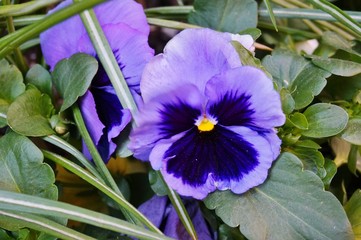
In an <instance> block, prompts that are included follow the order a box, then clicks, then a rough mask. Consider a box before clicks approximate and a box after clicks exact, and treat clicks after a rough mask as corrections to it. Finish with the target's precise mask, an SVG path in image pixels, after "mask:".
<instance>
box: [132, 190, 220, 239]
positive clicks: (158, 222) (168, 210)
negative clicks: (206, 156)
mask: <svg viewBox="0 0 361 240" xmlns="http://www.w3.org/2000/svg"><path fill="white" fill-rule="evenodd" d="M183 202H184V206H185V208H186V210H187V212H188V214H189V217H190V218H191V220H192V223H193V225H194V227H195V230H196V233H197V236H198V239H202V240H211V239H215V238H216V237H215V236H216V234H215V233H213V232H212V231H211V230H210V227H209V226H208V224H207V222H206V220H205V219H204V217H203V214H202V211H201V209H200V207H199V205H198V202H197V201H195V200H191V199H187V200H184V201H183ZM138 209H139V211H140V212H141V213H143V214H144V215H145V216H146V217H147V218H148V219H149V220H150V221H152V223H153V224H154V225H155V226H156V227H158V228H159V229H160V230H161V231H162V232H163V233H164V234H165V235H167V236H169V237H171V238H174V239H190V236H189V234H188V233H187V231H186V229H185V228H184V226H183V223H182V222H181V220H180V219H179V217H178V214H177V212H176V210H175V208H174V207H173V205H172V204H171V203H170V201H169V199H168V197H159V196H157V195H154V196H153V197H152V198H151V199H149V200H148V201H146V202H145V203H143V204H142V205H140V206H139V208H138Z"/></svg>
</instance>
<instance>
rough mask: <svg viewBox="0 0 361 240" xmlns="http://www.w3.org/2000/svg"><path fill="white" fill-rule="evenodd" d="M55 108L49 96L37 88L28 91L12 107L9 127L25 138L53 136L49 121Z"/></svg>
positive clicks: (9, 111)
mask: <svg viewBox="0 0 361 240" xmlns="http://www.w3.org/2000/svg"><path fill="white" fill-rule="evenodd" d="M53 112H54V107H53V105H52V103H51V99H50V98H49V96H48V95H46V94H42V93H41V92H40V91H39V90H37V89H36V88H32V89H28V90H26V92H24V93H23V94H22V95H20V96H19V97H18V98H16V100H15V101H14V102H13V103H12V104H11V105H10V107H9V109H8V115H7V120H8V124H9V126H10V127H11V128H12V129H13V130H14V131H15V132H17V133H19V134H22V135H25V136H34V137H37V136H45V135H50V134H53V133H54V131H53V129H52V128H51V126H50V123H49V119H50V117H51V115H52V113H53Z"/></svg>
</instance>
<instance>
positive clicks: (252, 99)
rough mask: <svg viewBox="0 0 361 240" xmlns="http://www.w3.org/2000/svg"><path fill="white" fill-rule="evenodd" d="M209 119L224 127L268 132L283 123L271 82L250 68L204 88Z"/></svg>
mask: <svg viewBox="0 0 361 240" xmlns="http://www.w3.org/2000/svg"><path fill="white" fill-rule="evenodd" d="M206 95H207V96H208V97H209V99H210V100H209V103H208V105H209V108H210V114H211V115H212V116H217V117H218V118H219V119H218V120H219V123H220V124H222V125H225V126H249V127H255V128H262V129H271V128H274V127H276V126H281V125H283V124H284V122H285V115H284V114H283V112H282V108H281V100H280V96H279V94H278V93H277V92H276V91H275V90H274V88H273V83H272V80H271V79H269V78H268V77H267V76H266V75H265V74H264V73H263V72H262V71H261V70H259V69H257V68H254V67H248V66H244V67H239V68H235V69H231V70H228V71H225V72H224V73H222V74H219V75H217V76H215V77H214V78H212V79H211V80H210V81H209V82H208V84H207V87H206Z"/></svg>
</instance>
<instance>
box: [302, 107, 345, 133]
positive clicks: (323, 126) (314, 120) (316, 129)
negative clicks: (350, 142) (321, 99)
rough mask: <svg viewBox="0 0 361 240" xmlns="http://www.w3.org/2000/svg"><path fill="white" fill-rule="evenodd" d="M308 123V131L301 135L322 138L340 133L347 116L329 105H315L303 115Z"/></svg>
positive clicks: (343, 111) (340, 109) (339, 108)
mask: <svg viewBox="0 0 361 240" xmlns="http://www.w3.org/2000/svg"><path fill="white" fill-rule="evenodd" d="M303 114H304V115H305V117H306V118H307V121H308V130H305V131H303V132H302V135H304V136H307V137H313V138H323V137H329V136H333V135H336V134H338V133H340V132H341V131H342V130H343V129H344V128H345V127H346V125H347V121H348V114H347V112H346V111H345V110H343V108H341V107H339V106H336V105H332V104H329V103H317V104H314V105H312V106H310V107H309V108H307V109H306V111H305V112H304V113H303Z"/></svg>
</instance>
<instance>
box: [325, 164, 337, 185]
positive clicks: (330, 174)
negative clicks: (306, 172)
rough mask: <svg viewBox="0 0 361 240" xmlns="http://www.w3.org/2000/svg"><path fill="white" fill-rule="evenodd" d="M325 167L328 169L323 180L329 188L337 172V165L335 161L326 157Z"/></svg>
mask: <svg viewBox="0 0 361 240" xmlns="http://www.w3.org/2000/svg"><path fill="white" fill-rule="evenodd" d="M324 168H325V171H326V175H325V177H324V178H322V181H323V184H324V185H325V187H326V188H328V187H329V186H330V184H331V181H332V179H333V177H334V176H335V175H336V173H337V166H336V164H335V162H334V161H332V160H329V159H325V164H324Z"/></svg>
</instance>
